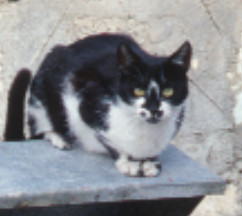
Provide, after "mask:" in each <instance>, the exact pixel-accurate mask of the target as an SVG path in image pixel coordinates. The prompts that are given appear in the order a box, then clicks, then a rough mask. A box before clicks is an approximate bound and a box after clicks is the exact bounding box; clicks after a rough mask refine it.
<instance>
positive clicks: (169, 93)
mask: <svg viewBox="0 0 242 216" xmlns="http://www.w3.org/2000/svg"><path fill="white" fill-rule="evenodd" d="M173 94H174V89H173V88H165V89H164V90H163V91H162V95H163V96H164V97H165V98H169V97H171V96H172V95H173Z"/></svg>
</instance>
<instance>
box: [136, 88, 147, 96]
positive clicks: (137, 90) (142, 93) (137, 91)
mask: <svg viewBox="0 0 242 216" xmlns="http://www.w3.org/2000/svg"><path fill="white" fill-rule="evenodd" d="M134 95H135V96H136V97H142V96H144V95H145V90H143V89H140V88H135V89H134Z"/></svg>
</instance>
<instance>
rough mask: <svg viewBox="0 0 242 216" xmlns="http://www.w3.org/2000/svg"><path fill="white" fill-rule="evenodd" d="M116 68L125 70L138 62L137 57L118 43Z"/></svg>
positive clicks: (125, 45)
mask: <svg viewBox="0 0 242 216" xmlns="http://www.w3.org/2000/svg"><path fill="white" fill-rule="evenodd" d="M117 60H118V67H119V68H120V69H125V68H127V67H129V66H130V65H132V64H134V63H135V62H137V61H138V56H137V55H136V54H135V53H134V52H133V51H132V49H131V48H130V47H129V46H128V45H127V44H126V43H120V44H119V46H118V49H117Z"/></svg>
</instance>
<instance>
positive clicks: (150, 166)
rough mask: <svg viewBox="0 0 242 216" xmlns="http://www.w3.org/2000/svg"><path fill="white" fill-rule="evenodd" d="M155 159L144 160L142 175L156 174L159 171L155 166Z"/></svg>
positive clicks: (151, 175)
mask: <svg viewBox="0 0 242 216" xmlns="http://www.w3.org/2000/svg"><path fill="white" fill-rule="evenodd" d="M157 163H159V162H156V161H145V162H144V163H143V166H142V171H143V175H144V176H146V177H153V176H157V175H158V174H159V173H160V169H159V168H158V167H157V166H156V165H157Z"/></svg>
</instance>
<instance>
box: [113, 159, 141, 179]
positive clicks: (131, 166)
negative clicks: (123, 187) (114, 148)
mask: <svg viewBox="0 0 242 216" xmlns="http://www.w3.org/2000/svg"><path fill="white" fill-rule="evenodd" d="M115 165H116V167H117V169H118V171H119V172H121V173H122V174H124V175H128V176H132V177H136V176H140V173H139V172H140V161H132V160H128V158H127V157H126V156H121V157H120V158H119V159H118V160H117V161H116V163H115Z"/></svg>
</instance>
